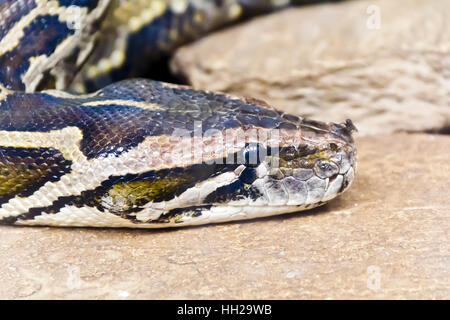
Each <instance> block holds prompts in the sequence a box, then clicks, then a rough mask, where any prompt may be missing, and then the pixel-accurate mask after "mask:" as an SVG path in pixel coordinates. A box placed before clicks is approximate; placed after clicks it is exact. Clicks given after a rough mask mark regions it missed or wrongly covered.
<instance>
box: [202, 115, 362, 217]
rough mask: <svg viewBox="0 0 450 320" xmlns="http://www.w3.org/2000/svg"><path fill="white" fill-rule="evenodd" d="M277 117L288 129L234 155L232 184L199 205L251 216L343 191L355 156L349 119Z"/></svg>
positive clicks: (318, 201) (309, 204)
mask: <svg viewBox="0 0 450 320" xmlns="http://www.w3.org/2000/svg"><path fill="white" fill-rule="evenodd" d="M283 117H284V118H285V119H289V120H290V121H289V123H290V124H291V125H283V126H281V128H279V129H277V130H276V131H271V133H272V134H273V133H274V132H276V138H274V137H271V138H269V139H268V140H267V141H265V142H261V141H259V142H250V143H247V144H246V145H245V146H244V147H243V148H242V149H241V151H240V152H239V153H238V155H241V159H243V160H244V162H243V163H242V164H241V165H240V166H239V167H238V168H236V170H235V171H234V173H235V174H236V180H234V181H233V182H232V183H230V184H227V185H225V186H222V187H220V188H217V189H216V190H215V191H214V192H213V193H211V194H210V195H208V197H207V198H206V199H205V203H208V204H212V205H215V206H224V205H226V206H227V207H228V208H229V210H230V211H233V210H234V211H236V212H237V213H236V215H237V216H239V215H240V214H242V212H245V214H246V215H247V217H256V216H263V215H273V214H276V213H284V212H291V211H300V210H305V209H310V208H314V207H317V206H320V205H322V204H325V203H326V202H328V201H329V200H331V199H333V198H334V197H336V196H337V195H339V194H341V193H342V192H344V191H345V190H347V189H348V187H349V186H350V184H351V183H352V181H353V179H354V174H355V170H356V153H357V149H356V146H355V143H354V141H353V138H352V132H353V131H355V130H356V127H355V126H354V125H353V123H352V122H351V120H347V121H346V122H345V123H343V124H335V123H323V122H317V121H312V120H307V119H300V118H297V117H294V116H290V115H284V116H283ZM237 208H239V209H237ZM239 210H240V211H239ZM238 211H239V212H238Z"/></svg>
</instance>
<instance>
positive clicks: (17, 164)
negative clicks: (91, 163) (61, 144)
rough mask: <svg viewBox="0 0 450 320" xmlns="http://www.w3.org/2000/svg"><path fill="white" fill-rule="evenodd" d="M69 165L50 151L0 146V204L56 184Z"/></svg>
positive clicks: (55, 151) (46, 149) (53, 150)
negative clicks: (47, 185) (52, 183)
mask: <svg viewBox="0 0 450 320" xmlns="http://www.w3.org/2000/svg"><path fill="white" fill-rule="evenodd" d="M71 165H72V161H70V160H66V159H65V158H64V157H63V155H62V154H61V153H60V152H59V151H58V150H56V149H54V148H14V147H0V205H2V204H4V203H6V202H8V201H9V200H10V199H12V198H14V197H15V196H18V197H28V196H31V195H32V194H33V193H34V192H35V191H37V190H39V188H40V187H42V186H43V185H44V184H45V183H47V182H56V181H58V180H59V179H60V178H61V177H62V176H63V175H65V174H67V173H69V172H70V171H71Z"/></svg>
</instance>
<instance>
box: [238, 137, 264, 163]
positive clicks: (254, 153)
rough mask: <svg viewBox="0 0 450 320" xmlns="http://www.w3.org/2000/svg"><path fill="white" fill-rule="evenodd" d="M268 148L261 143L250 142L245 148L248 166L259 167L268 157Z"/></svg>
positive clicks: (244, 153) (244, 155) (245, 158)
mask: <svg viewBox="0 0 450 320" xmlns="http://www.w3.org/2000/svg"><path fill="white" fill-rule="evenodd" d="M266 155H267V150H266V148H264V147H263V146H262V145H260V144H259V143H254V142H251V143H248V144H246V146H245V147H244V149H243V158H244V159H243V160H244V164H245V165H246V166H247V167H257V166H258V165H259V164H260V163H261V162H262V161H264V159H265V158H266Z"/></svg>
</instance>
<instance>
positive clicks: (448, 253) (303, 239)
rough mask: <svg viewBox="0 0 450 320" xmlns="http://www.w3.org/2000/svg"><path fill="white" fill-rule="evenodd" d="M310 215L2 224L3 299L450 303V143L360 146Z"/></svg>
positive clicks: (417, 137)
mask: <svg viewBox="0 0 450 320" xmlns="http://www.w3.org/2000/svg"><path fill="white" fill-rule="evenodd" d="M357 143H358V145H359V149H360V156H359V159H360V161H359V172H358V174H357V177H356V180H355V182H354V185H353V186H352V187H351V188H350V190H349V191H348V192H346V193H345V194H344V195H342V196H341V197H340V198H337V199H335V200H333V201H332V202H330V203H329V204H328V205H326V206H324V207H322V208H318V209H315V210H313V211H309V212H308V213H297V214H289V215H285V216H279V217H272V218H266V219H261V220H253V221H249V222H240V223H228V224H220V225H210V226H204V227H197V228H185V229H176V230H175V229H173V230H162V231H145V230H144V231H142V230H101V229H56V228H54V229H52V228H20V227H8V226H1V227H0V261H1V263H0V283H1V286H0V298H1V299H5V298H8V299H9V298H31V299H32V298H66V299H67V298H97V299H103V298H113V299H116V298H118V299H143V298H153V299H164V298H178V299H197V298H250V299H251V298H279V299H285V298H287V299H294V298H317V299H328V298H332V299H338V298H437V299H449V298H450V270H449V265H450V234H449V231H450V197H449V190H450V161H449V145H450V136H439V135H423V134H411V135H407V134H395V135H381V136H377V137H364V138H360V139H357Z"/></svg>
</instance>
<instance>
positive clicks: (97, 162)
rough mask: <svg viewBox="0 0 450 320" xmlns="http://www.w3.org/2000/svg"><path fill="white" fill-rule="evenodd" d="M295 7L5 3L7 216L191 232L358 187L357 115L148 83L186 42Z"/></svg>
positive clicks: (127, 1)
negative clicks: (289, 110)
mask: <svg viewBox="0 0 450 320" xmlns="http://www.w3.org/2000/svg"><path fill="white" fill-rule="evenodd" d="M304 2H314V1H304ZM286 5H289V1H286V0H270V1H269V0H171V1H169V0H133V1H132V0H122V1H121V0H16V1H10V0H0V108H1V110H0V206H1V207H0V223H1V224H14V225H47V226H89V227H130V228H160V227H169V226H186V225H197V224H205V223H211V222H223V221H231V220H239V219H249V218H256V217H263V216H270V215H275V214H281V213H287V212H295V211H301V210H305V209H310V208H313V207H317V206H320V205H322V204H324V203H326V202H327V201H329V200H331V199H333V198H334V197H336V196H337V195H339V194H341V193H342V192H344V191H345V190H346V189H347V188H348V187H349V186H350V184H351V183H352V181H353V179H354V174H355V170H356V146H355V143H354V141H353V139H352V131H353V130H354V129H355V127H354V126H353V124H352V122H351V121H350V120H347V121H346V122H344V123H341V124H336V123H325V122H320V121H314V120H309V119H305V118H301V117H297V116H294V115H290V114H286V113H284V112H281V111H278V110H276V109H274V108H272V107H271V106H268V105H267V104H266V103H264V102H262V101H259V100H257V99H253V98H245V97H236V96H233V95H230V94H224V93H213V92H209V91H199V90H193V89H192V88H190V87H187V86H182V85H176V84H170V83H167V82H159V81H155V80H150V79H144V78H142V76H143V75H145V74H148V71H149V69H151V66H152V65H154V64H152V63H153V62H154V61H158V59H161V58H162V57H164V56H167V55H170V53H171V52H173V51H174V50H175V49H176V48H177V47H179V46H180V45H182V44H183V43H186V42H188V41H191V40H193V39H196V38H198V37H200V36H202V35H204V34H205V33H208V32H210V31H211V30H214V29H217V28H219V27H222V26H224V25H226V24H229V23H231V22H233V21H235V20H237V19H239V18H241V17H245V16H247V17H248V16H251V15H254V14H258V13H262V12H267V11H271V10H275V9H278V8H281V7H284V6H286ZM150 71H151V70H150Z"/></svg>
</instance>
